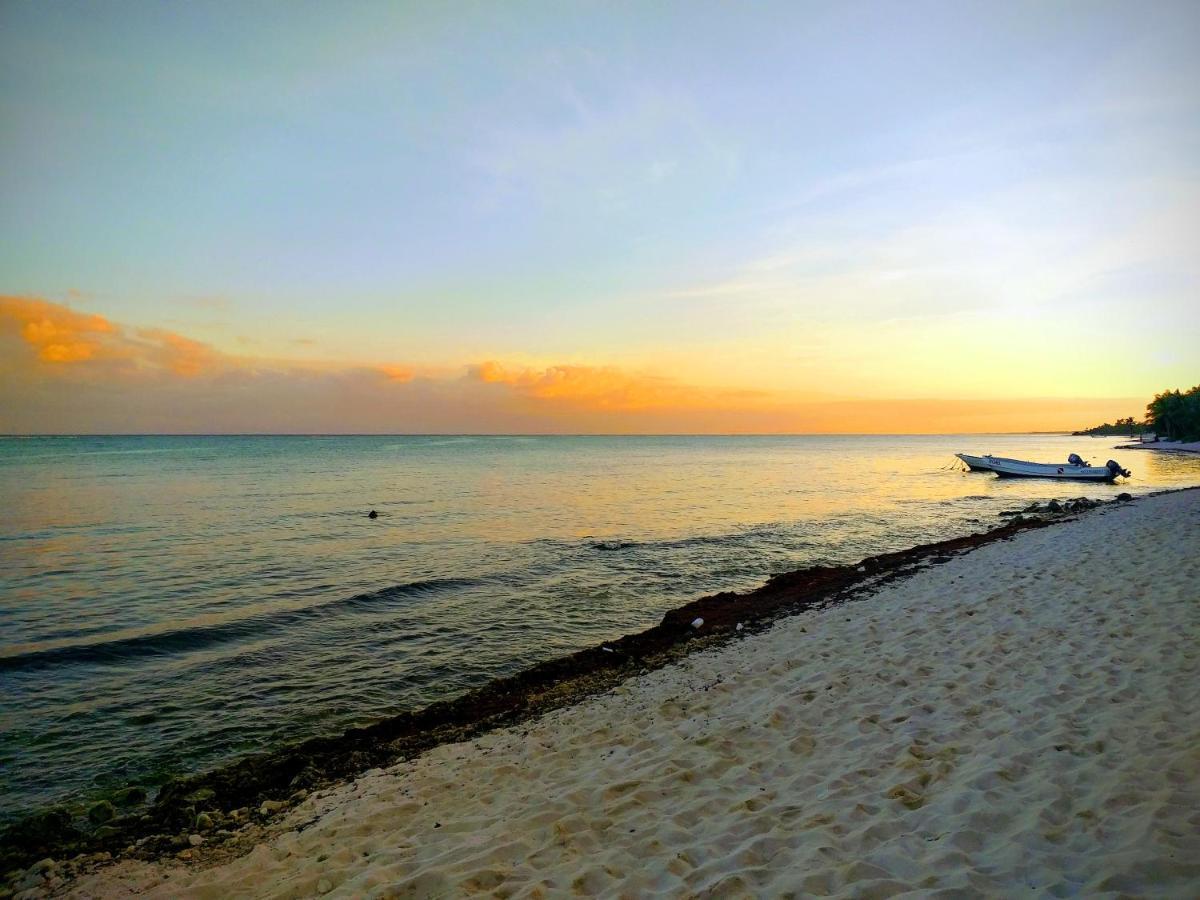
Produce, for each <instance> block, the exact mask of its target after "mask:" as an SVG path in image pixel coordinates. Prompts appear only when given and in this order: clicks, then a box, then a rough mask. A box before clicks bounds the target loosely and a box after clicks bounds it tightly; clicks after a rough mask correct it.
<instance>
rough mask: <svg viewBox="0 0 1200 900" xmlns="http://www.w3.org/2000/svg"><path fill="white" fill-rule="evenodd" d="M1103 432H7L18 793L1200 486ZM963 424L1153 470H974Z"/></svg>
mask: <svg viewBox="0 0 1200 900" xmlns="http://www.w3.org/2000/svg"><path fill="white" fill-rule="evenodd" d="M1111 443H1112V442H1110V441H1094V440H1091V439H1087V438H1064V437H1060V436H1037V435H1035V436H1013V435H1008V436H986V437H979V436H972V437H958V438H955V437H853V438H850V437H800V438H795V437H761V438H733V437H730V438H675V437H663V438H520V439H511V438H428V437H425V438H422V437H413V438H398V437H377V438H330V437H323V438H250V437H248V438H80V439H76V440H71V441H64V440H57V439H34V440H22V441H11V440H0V495H2V496H3V499H4V508H5V511H6V515H5V516H4V517H3V518H2V519H0V572H2V573H3V575H2V580H0V612H2V614H3V617H4V624H5V628H4V629H3V632H2V634H0V692H2V696H3V697H4V710H3V714H4V719H5V728H4V730H3V733H2V734H0V798H2V799H0V817H3V816H8V815H11V814H13V813H14V812H15V811H16V810H18V809H20V808H23V807H27V806H29V805H32V804H36V803H40V802H46V801H48V800H50V799H53V798H54V797H55V796H58V795H60V794H63V793H72V792H74V793H86V791H87V790H90V789H92V788H91V787H90V786H92V785H94V784H95V783H100V782H108V781H112V780H113V779H114V778H117V776H116V775H114V773H115V772H118V771H119V772H120V778H130V779H136V780H141V781H143V782H146V783H153V782H155V781H156V780H158V779H160V778H162V777H164V776H165V774H167V773H169V772H172V771H179V770H186V769H189V768H193V767H197V766H203V765H209V764H212V763H213V762H215V761H218V760H220V759H223V758H226V757H228V756H229V755H231V754H235V753H239V752H243V751H245V750H247V749H250V748H255V747H261V746H262V745H264V744H267V743H270V742H271V741H276V740H282V739H291V738H297V737H302V736H306V735H308V734H311V733H313V732H314V731H319V730H326V731H327V730H334V729H338V728H341V727H344V726H345V725H347V724H349V723H350V722H353V721H358V720H362V719H365V718H370V717H373V716H377V715H382V714H386V713H388V712H391V711H395V710H397V709H399V708H403V707H406V706H410V705H414V704H419V703H424V702H428V701H429V700H431V699H435V698H439V697H445V696H448V695H451V694H454V693H458V692H460V691H462V690H464V689H466V688H468V687H471V686H474V685H477V684H479V683H481V682H483V681H485V680H486V679H488V678H489V677H492V676H494V675H496V674H500V673H504V672H510V671H513V670H515V669H518V668H522V667H524V666H526V665H529V664H530V663H532V662H535V661H537V660H539V659H543V658H547V657H549V656H553V655H556V654H558V653H562V652H566V651H569V650H571V649H575V648H577V647H579V646H583V645H587V644H591V643H595V642H597V641H601V640H607V639H610V638H612V637H614V636H616V635H619V634H622V633H625V632H628V631H632V630H635V629H640V628H643V627H646V626H647V625H649V624H652V623H654V622H655V621H657V620H658V619H659V618H660V617H661V614H662V612H663V610H664V609H666V608H668V607H671V606H675V605H677V604H679V603H681V602H684V601H686V600H687V599H689V598H690V597H693V596H696V595H698V594H701V593H708V592H712V591H715V590H722V589H739V588H748V587H752V586H754V585H756V584H758V583H760V582H761V581H762V580H763V578H765V577H766V576H767V575H768V574H770V573H772V572H778V571H785V570H787V569H791V568H797V567H800V566H803V565H808V564H811V563H813V562H816V561H834V562H848V561H852V560H855V559H858V558H861V557H862V556H865V555H869V554H873V553H879V552H883V551H887V550H896V549H901V548H903V547H906V546H911V545H912V544H914V543H918V542H923V541H928V540H932V539H937V538H939V537H943V536H949V535H953V534H962V533H966V532H970V531H975V530H979V529H980V528H982V527H986V526H990V525H992V524H994V523H995V522H996V521H998V520H997V513H998V512H1000V511H1002V510H1005V509H1012V508H1019V507H1021V506H1024V505H1026V504H1028V503H1029V502H1030V501H1031V500H1045V499H1049V498H1051V497H1059V498H1063V497H1068V496H1080V495H1086V496H1091V497H1097V498H1107V497H1111V496H1114V495H1115V494H1117V493H1119V492H1121V491H1124V490H1128V491H1130V492H1133V493H1139V492H1145V491H1149V490H1156V489H1161V488H1165V487H1175V486H1182V485H1185V484H1196V483H1200V459H1197V458H1187V457H1176V456H1167V455H1160V454H1155V453H1150V452H1144V451H1113V450H1111ZM957 450H967V451H969V452H980V453H987V452H991V453H995V454H997V455H1005V456H1016V457H1023V458H1030V459H1044V460H1055V459H1063V460H1065V459H1066V457H1067V455H1068V454H1069V453H1070V452H1073V451H1077V452H1080V453H1082V454H1083V455H1085V456H1086V457H1088V458H1091V459H1100V460H1101V461H1103V460H1104V459H1107V458H1109V457H1110V456H1112V457H1114V458H1116V459H1118V460H1119V461H1121V462H1122V464H1124V465H1125V466H1127V467H1128V468H1130V469H1132V470H1133V472H1134V478H1133V479H1132V480H1131V481H1129V482H1127V483H1121V484H1118V485H1116V486H1110V485H1092V484H1076V485H1071V484H1063V483H1058V482H1046V481H1027V480H1006V479H997V478H995V477H994V476H992V475H981V474H963V473H960V472H957V471H954V470H953V469H952V468H950V467H951V466H953V464H954V459H953V456H952V454H953V452H954V451H957ZM372 508H374V509H378V510H379V511H380V512H381V514H382V515H381V516H380V518H379V519H377V520H374V521H371V520H368V519H367V518H366V517H365V513H366V511H367V510H369V509H372ZM118 780H119V779H118Z"/></svg>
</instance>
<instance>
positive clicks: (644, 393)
mask: <svg viewBox="0 0 1200 900" xmlns="http://www.w3.org/2000/svg"><path fill="white" fill-rule="evenodd" d="M468 376H469V377H471V378H473V379H475V380H477V381H481V382H483V383H484V384H498V385H504V386H506V387H508V388H511V389H512V390H513V391H515V392H516V393H517V394H519V395H522V396H525V397H528V398H534V399H537V400H551V401H560V402H563V403H566V404H570V405H574V406H581V407H587V408H590V409H595V410H608V411H638V410H653V409H667V408H674V409H697V408H721V407H727V406H746V405H754V404H755V401H757V400H760V399H764V398H766V396H767V395H766V394H764V393H762V392H757V391H730V390H724V389H713V388H702V387H696V386H693V385H687V384H682V383H680V382H678V381H675V380H673V379H671V378H667V377H665V376H662V375H654V374H647V373H640V372H627V371H624V370H622V369H617V368H613V367H611V366H580V365H562V366H550V367H549V368H546V369H530V368H524V367H516V366H506V365H505V364H503V363H500V362H496V361H495V360H488V361H486V362H482V363H478V364H477V365H473V366H470V367H469V368H468Z"/></svg>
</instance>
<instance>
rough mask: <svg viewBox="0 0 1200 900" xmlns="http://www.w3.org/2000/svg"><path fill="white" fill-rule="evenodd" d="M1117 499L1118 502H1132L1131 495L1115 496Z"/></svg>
mask: <svg viewBox="0 0 1200 900" xmlns="http://www.w3.org/2000/svg"><path fill="white" fill-rule="evenodd" d="M1117 499H1118V500H1132V499H1133V495H1132V494H1117Z"/></svg>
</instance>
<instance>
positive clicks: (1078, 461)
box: [1067, 453, 1087, 466]
mask: <svg viewBox="0 0 1200 900" xmlns="http://www.w3.org/2000/svg"><path fill="white" fill-rule="evenodd" d="M1067 462H1069V463H1070V464H1071V465H1073V466H1086V465H1087V461H1086V460H1085V459H1083V458H1082V457H1081V456H1080V455H1079V454H1078V453H1072V454H1071V455H1070V456H1068V457H1067Z"/></svg>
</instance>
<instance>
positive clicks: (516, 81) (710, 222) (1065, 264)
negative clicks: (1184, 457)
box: [0, 0, 1200, 433]
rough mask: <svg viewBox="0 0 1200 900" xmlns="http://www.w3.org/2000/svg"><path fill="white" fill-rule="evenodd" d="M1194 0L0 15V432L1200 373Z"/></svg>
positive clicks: (910, 427)
mask: <svg viewBox="0 0 1200 900" xmlns="http://www.w3.org/2000/svg"><path fill="white" fill-rule="evenodd" d="M1198 44H1200V4H1197V3H1194V2H1187V3H1169V2H1161V3H1155V4H1152V5H1143V4H1134V3H1130V2H1126V3H1105V2H1060V3H1046V2H1036V3H1023V2H1010V3H1003V4H999V3H979V2H966V3H963V2H945V3H926V2H906V3H851V2H839V3H799V2H783V3H769V2H762V3H742V4H734V3H703V2H694V3H686V4H684V3H679V4H672V3H662V4H639V3H619V2H603V3H586V2H567V3H553V4H552V3H529V4H525V3H506V4H495V3H486V4H485V3H480V4H472V3H430V4H416V3H364V2H345V3H303V2H286V3H284V2H278V3H272V2H256V3H252V4H237V3H215V2H203V0H198V2H193V3H186V4H183V3H157V2H140V3H128V2H120V0H112V2H106V3H72V2H66V0H61V2H54V3H43V2H24V0H6V2H5V3H3V4H2V5H0V163H2V164H0V432H5V433H34V432H39V433H40V432H45V433H58V432H66V433H83V432H117V433H121V432H277V431H278V432H306V433H308V432H371V433H379V432H486V433H497V432H503V433H507V432H572V433H575V432H602V433H622V432H643V433H645V432H649V433H657V432H722V433H723V432H773V433H778V432H841V433H854V432H868V433H869V432H877V433H878V432H885V433H886V432H970V431H1021V430H1053V429H1064V428H1065V429H1071V428H1081V427H1085V426H1088V425H1093V424H1097V423H1098V422H1100V421H1104V420H1110V421H1111V420H1112V419H1114V418H1117V417H1120V416H1129V415H1132V416H1140V415H1141V413H1142V412H1143V411H1144V408H1145V404H1146V402H1147V401H1148V400H1149V399H1150V397H1151V396H1152V395H1153V394H1154V393H1155V392H1157V391H1160V390H1163V389H1165V388H1178V387H1183V388H1186V387H1189V386H1191V385H1192V384H1195V383H1197V382H1200V252H1197V250H1198V248H1200V54H1197V53H1196V52H1195V47H1196V46H1197V45H1198Z"/></svg>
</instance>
